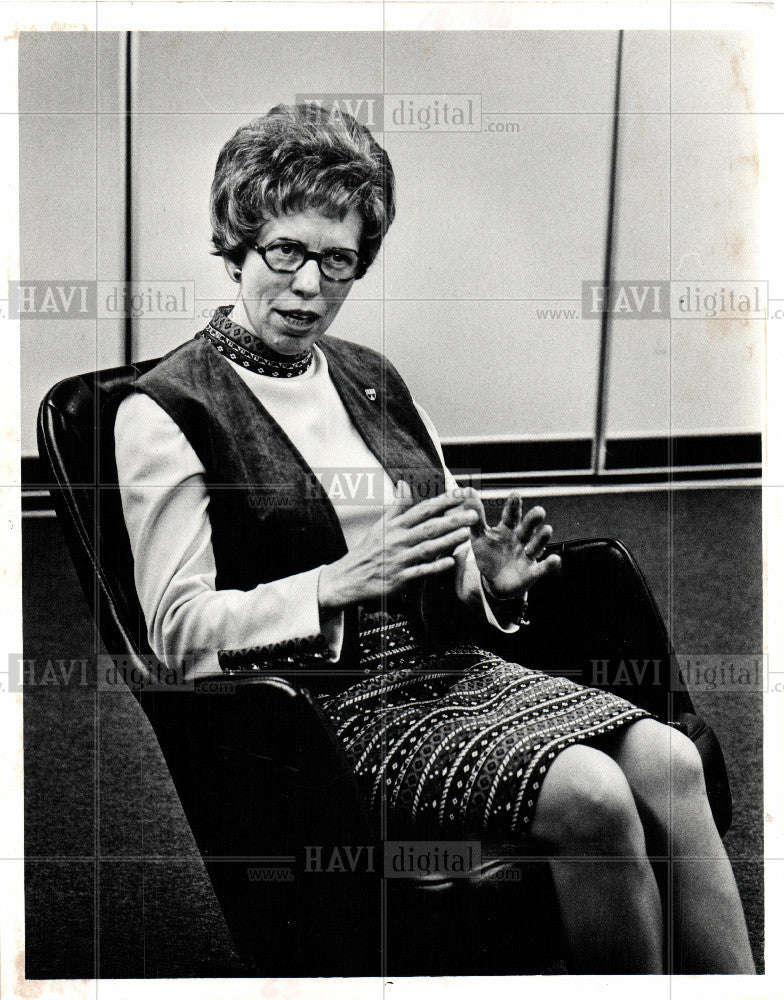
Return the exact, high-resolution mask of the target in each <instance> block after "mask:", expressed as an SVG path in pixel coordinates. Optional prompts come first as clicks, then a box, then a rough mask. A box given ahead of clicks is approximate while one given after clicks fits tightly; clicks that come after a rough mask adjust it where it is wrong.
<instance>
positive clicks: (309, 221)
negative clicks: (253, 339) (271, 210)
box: [226, 208, 362, 354]
mask: <svg viewBox="0 0 784 1000" xmlns="http://www.w3.org/2000/svg"><path fill="white" fill-rule="evenodd" d="M361 235H362V219H361V216H360V215H359V213H358V212H357V210H356V209H352V210H351V211H350V212H348V213H347V214H346V216H345V218H343V219H331V218H328V217H327V216H325V215H322V214H321V212H319V211H318V210H317V209H315V208H307V209H304V210H303V211H301V212H292V213H290V214H287V215H280V216H276V217H274V218H272V219H270V220H269V221H267V222H265V223H264V225H263V226H262V227H261V229H260V230H259V232H258V234H257V238H256V242H257V243H258V244H259V245H260V246H266V245H267V244H269V243H271V242H272V240H277V239H289V240H298V241H299V242H300V243H304V245H305V246H306V247H307V248H308V249H309V250H313V251H316V252H319V251H322V250H326V249H327V248H328V247H344V248H348V249H350V250H357V251H358V250H359V241H360V237H361ZM226 266H227V269H228V271H229V274H230V275H232V277H233V276H234V270H235V266H234V265H232V264H231V263H228V262H227V265H226ZM239 283H240V297H239V300H238V302H237V303H236V305H235V306H234V309H233V311H232V314H231V318H232V319H233V320H234V321H235V322H236V323H239V324H240V325H241V326H244V327H245V328H246V329H248V330H251V331H253V332H254V333H255V334H256V336H257V337H260V338H261V339H262V340H263V341H264V343H265V344H266V345H267V347H270V348H272V350H274V351H277V352H278V353H279V354H301V353H302V352H303V351H307V350H308V349H309V348H310V347H312V346H313V344H314V343H315V342H316V341H317V340H318V339H319V337H320V336H321V335H322V334H323V333H324V332H325V331H326V329H327V328H328V327H329V325H330V323H331V322H332V320H333V319H334V318H335V316H337V314H338V310H339V309H340V307H341V306H342V305H343V302H344V300H345V298H346V296H347V295H348V293H349V291H350V289H351V286H352V285H353V284H354V282H353V281H344V282H339V281H330V280H329V279H327V278H325V277H324V276H323V275H322V273H321V271H319V267H318V264H317V263H316V261H315V260H308V261H306V262H305V264H303V266H302V267H301V268H300V269H299V271H294V272H293V273H292V274H280V273H278V272H276V271H272V270H270V268H268V267H267V265H266V264H265V263H264V258H263V257H262V256H261V254H260V253H258V252H257V251H255V250H252V249H249V250H248V252H247V254H246V256H245V260H244V261H243V263H242V274H241V277H240V279H239Z"/></svg>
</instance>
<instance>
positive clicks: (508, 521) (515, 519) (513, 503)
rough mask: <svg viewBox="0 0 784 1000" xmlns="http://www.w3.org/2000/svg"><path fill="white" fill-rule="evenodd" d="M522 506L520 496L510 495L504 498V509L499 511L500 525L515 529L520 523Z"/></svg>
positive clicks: (517, 494) (516, 494)
mask: <svg viewBox="0 0 784 1000" xmlns="http://www.w3.org/2000/svg"><path fill="white" fill-rule="evenodd" d="M522 506H523V505H522V500H521V499H520V494H519V493H510V494H509V496H508V497H507V498H506V503H505V504H504V509H503V510H502V511H501V523H502V524H505V525H506V527H507V528H516V527H517V525H518V523H519V521H520V512H521V510H522ZM543 513H544V512H543Z"/></svg>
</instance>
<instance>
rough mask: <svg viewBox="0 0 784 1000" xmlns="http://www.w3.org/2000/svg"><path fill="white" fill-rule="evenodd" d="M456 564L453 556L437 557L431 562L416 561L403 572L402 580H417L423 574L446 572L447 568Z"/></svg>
mask: <svg viewBox="0 0 784 1000" xmlns="http://www.w3.org/2000/svg"><path fill="white" fill-rule="evenodd" d="M454 565H455V560H454V558H453V557H452V556H442V557H441V558H440V559H436V560H434V561H433V562H429V563H416V565H414V566H409V567H408V568H407V569H404V570H403V572H402V573H401V575H400V576H401V580H403V581H404V582H408V581H409V580H416V579H417V578H418V577H421V576H431V575H432V574H435V573H444V572H446V570H448V569H451V568H452V567H453V566H454Z"/></svg>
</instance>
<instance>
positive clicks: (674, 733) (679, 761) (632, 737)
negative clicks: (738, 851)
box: [616, 719, 706, 809]
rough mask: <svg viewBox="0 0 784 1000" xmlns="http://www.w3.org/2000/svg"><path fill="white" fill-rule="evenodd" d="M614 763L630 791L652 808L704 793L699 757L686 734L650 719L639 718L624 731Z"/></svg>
mask: <svg viewBox="0 0 784 1000" xmlns="http://www.w3.org/2000/svg"><path fill="white" fill-rule="evenodd" d="M616 760H617V762H618V764H619V765H620V766H621V768H622V769H623V771H624V774H625V775H626V777H627V780H628V782H629V784H630V785H631V788H632V791H633V792H634V794H635V796H637V797H638V798H639V799H641V800H642V802H643V803H644V804H645V805H646V806H648V807H650V808H654V809H657V808H658V809H660V808H661V807H663V806H666V807H669V804H670V803H671V802H673V801H674V800H677V801H679V802H681V803H683V802H684V801H688V800H692V801H698V800H701V799H703V798H704V797H705V795H706V790H705V774H704V771H703V767H702V758H701V757H700V754H699V751H698V750H697V747H696V746H695V745H694V743H693V742H692V741H691V740H690V739H689V737H688V736H686V735H684V734H683V733H681V732H679V731H678V730H677V729H673V728H672V727H671V726H665V725H664V724H663V723H661V722H656V721H654V720H653V719H643V720H641V721H640V722H637V723H635V724H634V725H633V726H630V727H629V730H628V733H626V734H624V737H623V742H622V743H621V747H620V750H619V753H618V754H617V755H616Z"/></svg>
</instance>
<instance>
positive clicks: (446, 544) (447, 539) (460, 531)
mask: <svg viewBox="0 0 784 1000" xmlns="http://www.w3.org/2000/svg"><path fill="white" fill-rule="evenodd" d="M470 537H471V529H470V528H467V527H464V528H457V530H455V531H450V532H448V534H446V535H441V536H440V537H439V538H431V539H429V540H428V541H426V542H420V543H419V545H415V546H413V547H412V548H411V550H410V555H411V558H412V559H413V560H415V561H416V562H430V561H431V560H432V559H436V558H438V557H439V556H442V555H445V554H446V553H450V554H451V553H452V552H453V551H454V550H455V549H456V548H457V546H458V545H462V543H463V542H465V541H467V540H468V539H469V538H470Z"/></svg>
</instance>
